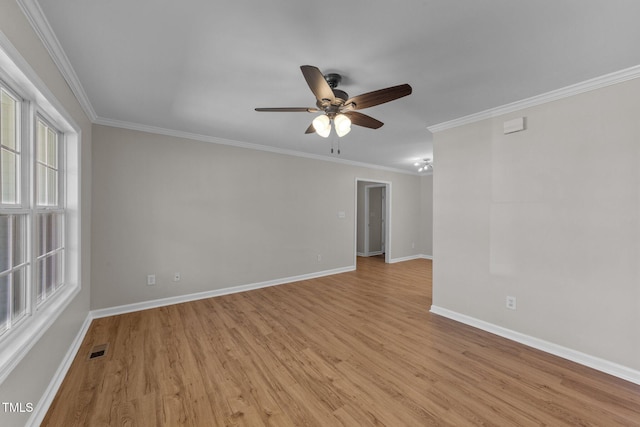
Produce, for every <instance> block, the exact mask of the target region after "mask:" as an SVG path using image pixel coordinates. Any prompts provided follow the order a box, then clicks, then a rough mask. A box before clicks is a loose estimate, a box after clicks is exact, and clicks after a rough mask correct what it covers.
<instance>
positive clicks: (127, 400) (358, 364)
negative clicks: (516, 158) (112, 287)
mask: <svg viewBox="0 0 640 427" xmlns="http://www.w3.org/2000/svg"><path fill="white" fill-rule="evenodd" d="M430 305H431V262H430V261H428V260H415V261H408V262H403V263H398V264H392V265H388V264H384V263H383V262H382V261H381V260H380V259H358V270H357V271H355V272H351V273H345V274H340V275H335V276H329V277H324V278H320V279H314V280H308V281H303V282H298V283H295V284H289V285H281V286H276V287H271V288H265V289H260V290H255V291H250V292H245V293H240V294H234V295H228V296H223V297H217V298H211V299H206V300H201V301H195V302H190V303H185V304H179V305H174V306H169V307H164V308H158V309H153V310H146V311H142V312H137V313H131V314H125V315H120V316H114V317H109V318H103V319H97V320H95V321H94V322H93V323H92V325H91V328H90V330H89V332H88V334H87V336H86V338H85V340H84V343H83V344H82V347H81V348H80V351H79V354H78V355H77V357H76V359H75V361H74V362H73V365H72V367H71V369H70V370H69V373H68V375H67V377H66V379H65V381H64V383H63V384H62V386H61V388H60V390H59V392H58V395H57V397H56V399H55V401H54V402H53V404H52V406H51V408H50V410H49V412H48V414H47V416H46V419H45V421H44V424H43V425H48V426H56V427H58V426H103V425H105V426H106V425H109V426H121V425H122V426H124V425H126V426H180V425H194V426H233V425H238V426H252V427H253V426H263V425H269V426H278V427H280V426H323V427H327V426H341V425H344V426H360V425H364V426H382V425H384V426H393V427H398V426H425V425H453V426H465V425H496V426H515V425H517V426H520V425H522V426H528V425H531V426H534V425H535V426H538V425H549V426H563V425H570V426H576V425H585V426H591V425H594V426H595V425H597V426H614V425H625V426H630V425H640V386H638V385H634V384H631V383H628V382H625V381H622V380H619V379H616V378H613V377H611V376H608V375H605V374H603V373H600V372H597V371H594V370H591V369H588V368H586V367H583V366H580V365H576V364H573V363H570V362H568V361H565V360H562V359H559V358H557V357H554V356H550V355H548V354H545V353H542V352H540V351H537V350H533V349H530V348H528V347H525V346H522V345H519V344H516V343H514V342H511V341H508V340H505V339H502V338H499V337H496V336H494V335H491V334H488V333H485V332H482V331H479V330H476V329H474V328H471V327H468V326H465V325H462V324H459V323H456V322H454V321H451V320H448V319H445V318H442V317H438V316H436V315H433V314H430V313H429V312H428V310H429V307H430ZM104 343H108V344H109V348H108V350H107V353H106V356H104V357H102V358H98V359H93V360H88V354H89V352H90V349H91V348H92V347H93V346H95V345H98V344H104Z"/></svg>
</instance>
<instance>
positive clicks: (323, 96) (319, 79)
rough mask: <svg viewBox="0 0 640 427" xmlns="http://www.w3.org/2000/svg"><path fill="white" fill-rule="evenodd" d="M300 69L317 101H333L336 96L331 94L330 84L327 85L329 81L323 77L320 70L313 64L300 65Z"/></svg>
mask: <svg viewBox="0 0 640 427" xmlns="http://www.w3.org/2000/svg"><path fill="white" fill-rule="evenodd" d="M300 69H301V70H302V75H303V76H304V79H305V80H306V81H307V84H308V85H309V88H310V89H311V92H313V94H314V95H315V96H316V99H317V100H318V101H321V102H322V101H323V100H328V101H331V102H334V101H335V99H336V97H335V96H334V95H333V90H332V89H331V86H329V83H327V81H326V80H325V79H324V75H323V74H322V71H320V70H319V69H318V68H317V67H314V66H313V65H302V66H301V67H300Z"/></svg>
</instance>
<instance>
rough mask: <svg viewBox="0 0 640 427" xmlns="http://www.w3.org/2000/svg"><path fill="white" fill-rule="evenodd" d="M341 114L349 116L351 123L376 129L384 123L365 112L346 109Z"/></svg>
mask: <svg viewBox="0 0 640 427" xmlns="http://www.w3.org/2000/svg"><path fill="white" fill-rule="evenodd" d="M342 114H344V115H345V116H347V117H349V120H351V124H352V125H358V126H363V127H366V128H370V129H378V128H380V127H382V125H384V123H382V122H381V121H380V120H376V119H374V118H373V117H371V116H367V115H366V114H362V113H358V112H357V111H348V112H346V113H342Z"/></svg>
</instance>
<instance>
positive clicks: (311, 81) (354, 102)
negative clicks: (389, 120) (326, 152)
mask: <svg viewBox="0 0 640 427" xmlns="http://www.w3.org/2000/svg"><path fill="white" fill-rule="evenodd" d="M300 70H301V71H302V75H303V76H304V78H305V80H306V81H307V84H308V85H309V88H310V89H311V92H313V94H314V95H315V97H316V107H317V108H306V107H293V108H256V111H261V112H307V113H318V112H322V113H323V114H321V115H319V116H318V117H316V118H315V119H313V122H312V123H311V125H310V126H309V127H308V128H307V130H306V132H305V133H317V134H318V135H320V136H321V137H323V138H327V137H328V136H329V135H330V134H331V122H333V126H334V128H335V131H336V134H337V135H338V136H339V137H343V136H345V135H346V134H348V133H349V132H350V131H351V125H352V124H353V125H357V126H362V127H366V128H369V129H379V128H380V127H382V125H383V124H384V123H382V122H381V121H379V120H376V119H374V118H373V117H370V116H367V115H366V114H362V113H360V112H358V111H356V110H362V109H364V108H369V107H373V106H376V105H380V104H384V103H385V102H389V101H394V100H396V99H398V98H402V97H403V96H407V95H410V94H411V91H412V89H411V86H409V85H408V84H403V85H398V86H393V87H388V88H386V89H380V90H376V91H373V92H368V93H365V94H362V95H358V96H355V97H353V98H349V95H348V94H347V93H346V92H345V91H343V90H340V89H337V86H338V84H339V83H340V81H342V76H340V74H335V73H331V74H327V75H326V76H325V75H323V74H322V72H321V71H320V70H319V69H318V68H317V67H314V66H312V65H303V66H301V67H300Z"/></svg>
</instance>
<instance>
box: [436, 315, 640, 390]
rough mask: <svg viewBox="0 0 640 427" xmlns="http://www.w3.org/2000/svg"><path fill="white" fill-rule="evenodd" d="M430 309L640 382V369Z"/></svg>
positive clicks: (478, 321) (521, 342)
mask: <svg viewBox="0 0 640 427" xmlns="http://www.w3.org/2000/svg"><path fill="white" fill-rule="evenodd" d="M430 311H431V313H434V314H437V315H440V316H443V317H447V318H449V319H452V320H455V321H457V322H460V323H464V324H465V325H469V326H473V327H474V328H478V329H482V330H483V331H487V332H490V333H492V334H495V335H499V336H501V337H503V338H507V339H510V340H512V341H516V342H519V343H520V344H524V345H526V346H529V347H533V348H535V349H538V350H542V351H544V352H546V353H550V354H553V355H555V356H558V357H562V358H563V359H567V360H570V361H572V362H576V363H579V364H581V365H584V366H588V367H589V368H593V369H596V370H598V371H601V372H604V373H606V374H609V375H613V376H615V377H618V378H621V379H623V380H626V381H630V382H632V383H635V384H640V371H637V370H635V369H631V368H629V367H626V366H623V365H620V364H617V363H614V362H611V361H608V360H605V359H601V358H599V357H595V356H591V355H589V354H586V353H582V352H580V351H576V350H572V349H570V348H567V347H563V346H561V345H558V344H554V343H551V342H549V341H545V340H541V339H539V338H535V337H532V336H529V335H525V334H522V333H520V332H516V331H513V330H511V329H507V328H503V327H502V326H498V325H494V324H493V323H489V322H485V321H483V320H479V319H476V318H474V317H470V316H467V315H464V314H460V313H457V312H455V311H451V310H448V309H446V308H442V307H438V306H435V305H432V306H431V310H430Z"/></svg>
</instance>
